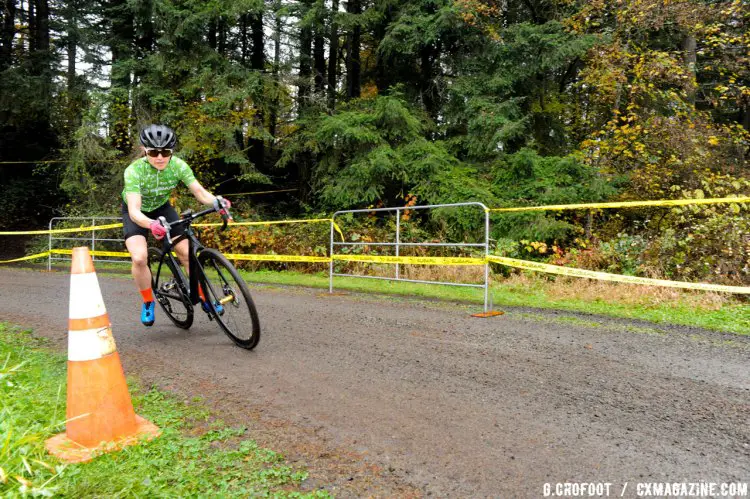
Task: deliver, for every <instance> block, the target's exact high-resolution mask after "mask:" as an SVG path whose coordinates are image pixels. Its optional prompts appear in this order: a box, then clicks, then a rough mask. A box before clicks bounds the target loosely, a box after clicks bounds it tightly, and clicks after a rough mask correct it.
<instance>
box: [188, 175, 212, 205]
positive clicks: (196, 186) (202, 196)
mask: <svg viewBox="0 0 750 499" xmlns="http://www.w3.org/2000/svg"><path fill="white" fill-rule="evenodd" d="M188 189H190V192H192V193H193V196H195V199H197V200H198V201H200V202H201V203H203V204H213V202H214V200H215V199H216V196H214V195H213V194H211V193H210V192H208V191H207V190H206V189H205V187H203V186H202V185H201V183H200V182H198V181H197V180H196V181H195V182H191V183H190V185H188Z"/></svg>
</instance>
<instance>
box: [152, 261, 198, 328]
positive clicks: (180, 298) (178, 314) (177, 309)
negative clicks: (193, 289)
mask: <svg viewBox="0 0 750 499" xmlns="http://www.w3.org/2000/svg"><path fill="white" fill-rule="evenodd" d="M163 254H164V253H163V252H162V251H161V250H159V249H157V248H149V249H148V266H149V268H150V269H151V287H152V288H153V290H154V299H155V300H156V301H158V302H159V305H161V308H162V310H164V313H165V314H167V317H169V319H170V320H171V321H172V322H173V323H174V325H175V326H177V327H180V328H182V329H188V328H189V327H190V326H192V324H193V305H192V304H191V303H190V300H188V298H187V293H186V290H185V289H184V286H183V284H182V280H181V279H180V274H179V273H178V272H177V270H176V269H175V268H174V267H173V264H172V261H171V260H169V259H167V260H164V263H163V264H162V265H161V267H160V266H159V263H160V262H161V257H162V255H163Z"/></svg>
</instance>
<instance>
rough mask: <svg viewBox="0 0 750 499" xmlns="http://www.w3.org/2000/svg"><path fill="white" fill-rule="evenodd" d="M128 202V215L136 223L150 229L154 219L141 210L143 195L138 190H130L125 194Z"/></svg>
mask: <svg viewBox="0 0 750 499" xmlns="http://www.w3.org/2000/svg"><path fill="white" fill-rule="evenodd" d="M125 199H126V200H127V203H128V215H130V219H131V220H132V221H133V222H135V223H136V225H138V226H140V227H143V228H144V229H148V228H149V225H150V224H151V222H152V220H151V219H150V218H148V217H147V216H146V215H144V214H143V212H142V211H141V195H140V194H138V193H137V192H128V193H126V194H125Z"/></svg>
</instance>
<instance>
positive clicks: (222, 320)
mask: <svg viewBox="0 0 750 499" xmlns="http://www.w3.org/2000/svg"><path fill="white" fill-rule="evenodd" d="M198 262H199V263H200V264H201V267H202V269H203V277H204V278H205V279H206V281H207V282H204V283H202V286H203V289H204V293H205V294H206V299H207V300H208V301H210V302H211V303H217V302H218V303H221V304H222V307H223V313H221V314H218V313H216V310H215V309H214V308H213V307H211V310H210V312H209V313H210V314H211V316H212V317H213V318H214V320H216V322H217V323H218V324H219V326H220V327H221V329H222V330H223V331H224V332H225V333H226V335H227V336H229V338H230V339H231V340H232V341H233V342H234V343H235V344H236V345H238V346H240V347H242V348H245V349H247V350H252V349H253V348H255V347H256V346H257V345H258V342H259V341H260V320H259V318H258V311H257V310H256V309H255V303H254V302H253V298H252V296H251V295H250V290H249V289H248V287H247V284H245V281H244V280H243V279H242V277H241V276H240V274H239V272H237V269H236V268H235V267H234V265H232V263H231V262H230V261H229V260H227V258H226V257H225V256H224V255H222V254H221V253H220V252H219V251H217V250H214V249H210V248H209V249H204V250H202V251H201V252H200V254H199V255H198ZM248 319H249V320H248Z"/></svg>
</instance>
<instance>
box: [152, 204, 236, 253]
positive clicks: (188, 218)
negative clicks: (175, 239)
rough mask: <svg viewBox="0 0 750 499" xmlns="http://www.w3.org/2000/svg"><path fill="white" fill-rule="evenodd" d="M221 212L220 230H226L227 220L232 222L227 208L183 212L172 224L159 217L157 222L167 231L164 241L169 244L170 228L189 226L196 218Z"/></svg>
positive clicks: (170, 241) (170, 239)
mask: <svg viewBox="0 0 750 499" xmlns="http://www.w3.org/2000/svg"><path fill="white" fill-rule="evenodd" d="M222 210H223V211H224V214H222V215H221V219H222V225H221V230H226V228H227V223H228V222H229V220H232V215H231V213H229V209H228V208H219V209H216V208H214V207H213V206H212V207H211V208H207V209H205V210H203V211H199V212H198V213H193V212H192V210H187V211H184V212H183V213H182V214H180V219H179V220H175V221H174V222H167V219H166V218H164V217H163V216H161V217H159V222H160V223H161V224H162V225H163V226H164V228H165V229H167V236H166V239H167V242H169V243H170V244H171V243H172V237H171V235H170V232H171V229H172V227H177V226H179V225H189V224H191V223H192V222H193V220H195V219H197V218H201V217H204V216H206V215H210V214H211V213H215V212H218V211H222Z"/></svg>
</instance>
